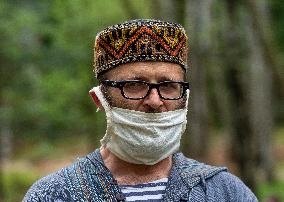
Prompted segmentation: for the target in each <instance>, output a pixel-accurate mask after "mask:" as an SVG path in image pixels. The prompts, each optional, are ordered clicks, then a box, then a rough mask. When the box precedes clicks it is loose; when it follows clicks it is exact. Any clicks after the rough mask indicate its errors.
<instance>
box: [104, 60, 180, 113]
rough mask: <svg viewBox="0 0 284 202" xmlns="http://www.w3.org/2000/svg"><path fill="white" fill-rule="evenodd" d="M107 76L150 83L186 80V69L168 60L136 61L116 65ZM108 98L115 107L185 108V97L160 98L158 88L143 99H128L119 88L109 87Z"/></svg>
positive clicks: (136, 108) (150, 109) (144, 110)
mask: <svg viewBox="0 0 284 202" xmlns="http://www.w3.org/2000/svg"><path fill="white" fill-rule="evenodd" d="M105 78H106V79H108V80H112V81H121V80H141V81H146V82H149V83H159V82H162V81H184V71H183V70H182V68H181V67H180V65H178V64H174V63H168V62H135V63H127V64H123V65H120V66H119V67H116V68H114V69H112V70H110V71H109V72H107V73H106V74H105ZM106 97H107V100H108V101H109V102H110V105H111V106H113V107H119V108H124V109H130V110H136V111H142V112H148V113H158V112H166V111H172V110H176V109H180V108H183V107H184V106H185V99H183V98H182V99H179V100H164V99H162V98H160V96H159V94H158V92H157V89H152V90H151V91H150V94H149V95H148V96H147V97H145V98H144V99H141V100H130V99H126V98H124V97H123V96H122V95H121V91H120V89H118V88H113V87H107V92H106Z"/></svg>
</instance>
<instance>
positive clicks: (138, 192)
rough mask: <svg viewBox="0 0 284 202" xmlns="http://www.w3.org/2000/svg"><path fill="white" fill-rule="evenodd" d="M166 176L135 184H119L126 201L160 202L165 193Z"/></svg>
mask: <svg viewBox="0 0 284 202" xmlns="http://www.w3.org/2000/svg"><path fill="white" fill-rule="evenodd" d="M167 182H168V178H162V179H159V180H155V181H152V182H148V183H143V184H137V185H120V188H121V191H122V193H123V194H124V196H125V197H126V201H135V202H138V201H139V202H143V201H147V202H160V201H162V198H163V195H164V194H165V190H166V186H167Z"/></svg>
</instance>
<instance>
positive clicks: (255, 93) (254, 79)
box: [247, 1, 273, 181]
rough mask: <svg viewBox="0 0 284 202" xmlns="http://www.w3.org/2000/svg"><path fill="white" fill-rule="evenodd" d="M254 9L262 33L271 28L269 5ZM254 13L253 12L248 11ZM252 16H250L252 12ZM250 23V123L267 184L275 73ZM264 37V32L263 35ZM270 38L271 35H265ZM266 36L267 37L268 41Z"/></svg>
mask: <svg viewBox="0 0 284 202" xmlns="http://www.w3.org/2000/svg"><path fill="white" fill-rule="evenodd" d="M251 6H254V7H258V8H254V10H259V12H260V13H259V14H258V17H259V18H258V19H257V20H258V21H259V22H262V23H261V24H259V26H262V27H261V28H260V29H264V27H267V26H266V25H268V24H269V23H268V14H267V12H266V10H267V7H266V5H265V1H255V4H254V3H253V4H252V5H251ZM248 10H249V11H250V9H248ZM248 13H250V12H248ZM249 18H250V20H249V21H248V28H247V31H248V38H249V40H248V41H249V46H250V52H251V54H250V65H249V66H250V75H249V76H250V79H249V81H250V84H249V87H250V88H249V91H250V94H249V99H250V122H251V124H252V132H253V136H254V137H255V139H254V142H255V143H256V144H255V147H256V148H255V150H256V151H257V160H258V161H259V162H258V163H259V168H260V171H261V174H262V177H263V178H264V180H266V181H271V180H272V179H273V171H272V167H273V166H272V164H273V159H272V141H271V133H272V123H273V120H272V97H273V96H272V78H271V77H272V73H273V72H272V71H271V70H272V69H273V68H271V67H269V66H270V65H273V64H270V63H269V61H270V60H266V58H268V57H269V56H267V55H266V54H267V52H266V51H265V49H266V48H265V47H264V44H268V43H267V42H266V41H269V40H270V39H266V38H264V39H262V40H265V43H263V42H262V40H260V38H259V34H260V33H259V30H258V28H257V27H256V26H253V24H254V23H255V22H254V18H255V17H254V18H252V17H251V15H250V16H249ZM263 33H264V32H263ZM264 36H269V35H264ZM264 36H263V37H264Z"/></svg>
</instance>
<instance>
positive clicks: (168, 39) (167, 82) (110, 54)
mask: <svg viewBox="0 0 284 202" xmlns="http://www.w3.org/2000/svg"><path fill="white" fill-rule="evenodd" d="M186 60H187V36H186V34H185V31H184V28H183V27H182V26H181V25H178V24H175V23H169V22H162V21H158V20H132V21H129V22H125V23H123V24H118V25H114V26H111V27H108V28H107V29H105V30H103V31H102V32H100V33H99V34H98V35H97V37H96V43H95V69H94V71H95V73H96V76H97V78H98V80H99V82H100V84H103V85H102V86H103V91H104V95H105V97H106V98H107V100H108V102H109V103H110V105H111V106H116V107H120V108H127V109H133V110H136V111H144V112H165V111H172V110H175V109H178V108H183V107H184V103H185V102H184V100H185V99H181V98H180V96H183V95H184V92H185V91H184V89H186V85H185V84H184V83H182V82H184V81H185V71H186V68H187V65H186ZM105 80H110V81H116V82H117V81H118V82H120V83H118V84H119V85H124V86H123V87H121V86H120V88H118V87H116V88H114V86H113V83H111V85H110V83H106V82H104V81H105ZM126 80H127V81H133V80H135V81H138V82H130V83H129V82H128V83H126V84H125V83H121V81H126ZM143 82H147V83H143ZM161 82H162V83H161ZM174 82H180V83H174ZM148 83H151V84H153V83H154V84H156V83H161V84H160V86H159V87H157V85H154V87H153V85H151V84H150V85H149V84H148ZM118 84H115V85H118ZM130 85H131V86H132V87H131V89H136V90H138V91H139V92H140V94H141V95H139V93H138V92H136V94H135V96H134V97H133V95H131V96H132V97H131V96H130V98H134V99H127V98H129V95H128V94H127V93H128V92H127V89H129V88H126V87H128V86H130ZM147 85H148V86H147ZM133 86H136V87H135V88H134V87H133ZM143 86H144V88H143ZM155 87H156V88H155ZM170 87H172V88H176V89H178V91H180V94H178V95H177V94H173V95H169V91H168V90H169V89H170ZM146 88H147V89H148V90H147V89H146ZM139 89H140V90H139ZM141 89H144V90H141ZM145 89H146V90H145ZM125 91H126V93H125ZM146 94H147V96H145V95H146ZM94 96H95V95H94ZM94 96H93V98H94V100H95V101H96V99H95V97H94ZM141 96H142V97H143V96H145V97H143V99H138V98H140V97H141ZM135 98H137V99H135ZM165 98H166V99H165ZM167 98H169V99H167ZM96 103H97V104H100V103H99V102H98V100H97V102H96Z"/></svg>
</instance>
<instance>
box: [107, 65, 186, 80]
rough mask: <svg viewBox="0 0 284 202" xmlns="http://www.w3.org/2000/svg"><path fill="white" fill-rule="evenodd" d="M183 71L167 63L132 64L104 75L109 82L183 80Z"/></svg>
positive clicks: (178, 66)
mask: <svg viewBox="0 0 284 202" xmlns="http://www.w3.org/2000/svg"><path fill="white" fill-rule="evenodd" d="M184 74H185V72H184V70H183V69H182V67H181V66H180V65H179V64H175V63H169V62H148V61H146V62H134V63H128V64H123V65H120V66H118V67H116V68H114V69H112V70H111V71H109V72H107V73H106V76H107V78H108V79H110V80H123V79H138V80H145V81H150V82H153V81H156V82H159V81H163V80H173V81H182V80H184Z"/></svg>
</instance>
